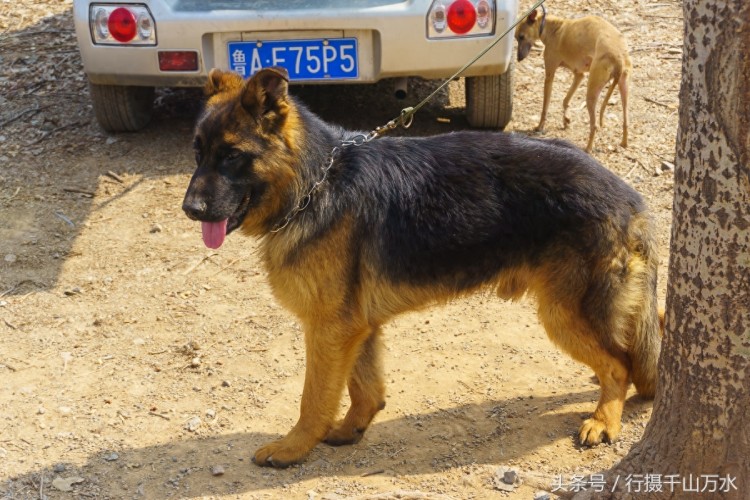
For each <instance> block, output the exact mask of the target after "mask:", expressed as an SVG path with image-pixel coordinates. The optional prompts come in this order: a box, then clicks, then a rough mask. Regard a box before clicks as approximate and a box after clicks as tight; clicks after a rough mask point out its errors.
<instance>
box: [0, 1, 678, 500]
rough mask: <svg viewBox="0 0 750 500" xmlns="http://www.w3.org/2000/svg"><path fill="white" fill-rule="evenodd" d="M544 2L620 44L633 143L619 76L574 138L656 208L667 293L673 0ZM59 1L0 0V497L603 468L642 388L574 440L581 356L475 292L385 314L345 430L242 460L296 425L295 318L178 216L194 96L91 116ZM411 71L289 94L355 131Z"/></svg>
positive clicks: (557, 119) (390, 486)
mask: <svg viewBox="0 0 750 500" xmlns="http://www.w3.org/2000/svg"><path fill="white" fill-rule="evenodd" d="M548 8H549V10H550V11H551V12H552V13H555V14H558V15H564V16H578V15H583V14H599V15H602V16H604V17H606V18H607V19H609V20H611V21H613V22H614V23H615V24H616V25H617V26H618V27H619V28H620V29H621V30H622V31H623V32H624V33H625V35H626V36H627V38H628V40H629V43H630V48H631V52H632V58H633V63H634V70H633V75H632V80H631V102H630V123H631V129H630V147H628V148H627V149H623V148H621V147H619V146H618V145H619V142H620V119H621V107H620V102H619V94H618V93H615V95H614V96H613V99H612V102H613V105H612V106H611V107H610V108H609V111H608V112H607V115H606V116H607V122H608V123H607V124H606V126H605V128H604V130H603V131H601V132H600V134H599V135H598V138H597V143H596V146H595V151H594V152H593V154H594V155H595V156H596V157H597V158H598V159H599V160H600V161H601V162H602V163H603V164H604V165H606V166H608V167H609V168H610V169H612V170H613V171H615V172H616V173H618V174H619V175H621V176H622V177H624V178H625V179H626V180H627V181H628V182H629V183H630V184H631V185H633V186H634V187H635V188H636V189H638V190H639V191H640V192H641V193H643V194H644V195H645V197H646V199H647V200H648V203H649V204H650V206H651V207H652V209H653V211H654V213H655V215H656V220H657V225H658V230H659V237H660V249H661V252H660V253H661V256H662V259H663V260H662V267H661V270H660V276H659V279H660V281H659V297H660V300H661V302H662V303H663V300H664V291H665V276H666V262H667V258H668V240H669V224H670V221H671V205H672V173H671V169H670V168H671V165H670V163H671V162H673V157H674V138H675V132H676V126H677V117H676V112H677V102H678V89H679V82H680V52H681V38H682V19H681V17H682V13H681V10H680V5H679V2H678V1H677V0H659V2H658V3H655V2H654V1H646V0H636V1H635V2H627V5H625V4H623V3H622V2H615V1H614V0H589V1H587V2H574V1H572V0H568V1H559V2H556V1H555V0H550V2H548ZM71 9H72V2H71V1H70V0H66V1H57V0H54V1H53V0H42V1H36V2H14V1H10V0H0V89H2V92H1V93H0V495H2V496H3V498H11V499H20V498H50V499H55V498H154V499H160V498H224V497H226V498H308V499H314V498H319V499H343V498H358V499H365V498H442V499H447V498H455V499H463V498H482V499H484V498H526V499H531V498H533V497H534V495H535V492H537V491H538V490H543V489H547V490H551V489H553V485H554V484H555V483H563V484H568V483H570V482H571V481H572V480H573V478H574V475H575V474H583V473H587V472H596V471H600V470H603V469H606V468H608V467H610V466H611V465H612V464H614V463H615V462H616V461H617V460H619V459H620V458H621V457H622V456H624V455H625V454H626V453H627V451H628V449H629V448H630V446H631V445H632V443H634V442H635V441H637V440H638V439H639V438H640V436H641V433H642V431H643V429H644V427H645V425H646V422H647V420H648V418H649V416H650V412H651V403H650V402H648V401H643V400H641V399H640V398H638V397H637V396H635V393H634V391H633V390H632V389H631V394H632V395H633V397H632V398H630V399H629V400H628V402H627V404H626V408H625V413H624V429H623V433H622V439H621V440H620V442H618V443H616V444H614V445H601V446H598V447H594V448H591V449H584V448H581V447H579V446H578V445H577V444H576V441H575V438H574V436H575V433H576V430H577V429H578V426H579V425H580V423H581V421H582V419H584V418H587V416H588V415H589V414H590V413H591V412H592V411H593V409H594V406H595V403H596V400H597V398H598V386H597V385H596V382H595V380H594V379H592V376H591V372H590V370H589V369H588V368H586V367H585V366H582V365H579V364H577V363H575V362H573V361H572V360H571V359H569V358H568V357H567V356H566V355H564V354H562V353H560V352H559V351H558V350H556V349H555V348H554V347H553V346H552V344H551V343H550V342H549V341H548V340H547V338H546V336H545V333H544V331H543V330H542V328H541V326H540V324H539V323H538V321H537V319H536V316H535V313H534V305H533V303H531V302H529V301H525V300H523V301H521V302H519V303H505V302H503V301H500V300H499V299H497V298H496V297H494V296H474V297H470V298H466V299H463V300H456V301H455V302H453V303H451V304H450V305H448V306H446V307H440V308H437V307H436V308H431V309H428V310H425V311H422V312H419V313H413V314H408V315H405V316H403V317H400V318H399V319H398V320H396V321H394V322H393V323H392V324H389V325H387V327H386V329H385V333H386V345H387V356H386V370H387V380H388V397H387V406H386V408H385V410H384V411H382V412H381V413H380V414H379V415H378V416H377V418H376V420H375V422H374V424H373V425H372V427H371V428H370V429H369V431H368V432H367V434H366V435H365V438H364V439H363V440H362V442H361V443H359V444H358V445H355V446H349V447H342V448H332V447H329V446H326V445H320V446H318V447H317V448H316V449H315V450H314V451H313V453H312V454H311V455H310V457H309V459H308V460H307V461H306V462H305V463H304V464H303V465H301V466H296V467H293V468H290V469H288V470H272V469H268V468H260V467H256V466H255V465H253V464H252V462H251V456H252V453H253V452H254V450H255V449H256V448H257V447H258V446H260V445H261V444H262V443H264V442H266V441H268V440H271V439H276V438H278V437H280V436H281V435H283V434H285V433H286V432H287V431H288V430H289V429H290V428H291V426H292V425H293V424H294V422H295V421H296V418H297V412H298V405H299V400H300V394H301V388H302V381H303V372H304V349H303V341H302V333H301V331H300V328H299V326H298V325H297V323H296V322H295V319H294V318H293V317H292V316H291V315H290V314H289V313H287V312H286V311H285V310H283V309H281V308H280V306H279V305H277V303H276V302H275V301H274V298H273V297H272V295H271V293H270V290H269V287H268V285H267V283H266V280H265V276H264V273H263V270H262V268H261V266H260V264H259V262H258V259H257V257H256V254H255V249H256V244H255V242H254V241H252V240H250V239H247V238H244V237H242V236H240V235H233V236H231V237H230V238H228V240H227V242H226V243H225V244H224V246H223V247H222V248H221V249H220V250H219V251H209V250H207V249H206V248H205V247H204V246H203V244H202V242H201V236H200V228H199V226H198V225H197V224H196V223H194V222H191V221H189V220H188V219H187V218H186V217H185V216H184V215H183V213H182V211H181V208H180V205H181V201H182V196H183V194H184V190H185V187H186V185H187V182H188V180H189V177H190V175H191V173H192V170H193V154H192V152H191V147H190V145H191V129H192V125H193V121H194V118H195V115H196V113H197V111H198V110H199V108H200V99H201V96H200V93H198V92H195V91H174V90H162V91H160V92H159V97H158V103H157V105H158V106H157V110H156V115H155V118H154V121H153V122H152V124H151V125H150V126H149V127H148V128H147V130H145V131H143V132H141V133H137V134H127V135H116V136H110V135H107V134H106V133H104V132H103V131H102V130H101V129H100V128H99V127H98V126H97V124H96V122H95V120H94V119H93V115H92V110H91V106H90V104H89V96H88V90H87V86H86V81H85V76H84V74H83V73H82V67H81V63H80V58H79V55H78V53H77V49H76V46H75V34H74V33H73V25H72V15H71ZM542 78H543V68H542V58H541V50H537V51H535V52H534V53H533V54H532V56H531V57H530V58H528V59H527V60H525V61H523V63H520V64H517V66H516V89H515V111H514V118H513V121H512V123H511V125H510V126H509V130H511V131H513V132H516V133H522V134H527V133H531V130H532V129H533V127H534V126H535V125H536V123H537V121H538V119H539V113H540V111H541V92H542ZM570 81H571V77H570V74H569V73H567V72H566V71H560V72H559V73H558V78H557V82H556V85H555V89H554V93H553V101H552V104H551V111H550V112H551V114H550V117H549V119H548V130H547V133H546V134H545V135H546V136H548V137H564V138H567V139H569V140H571V141H573V142H575V143H576V144H578V145H584V144H585V140H586V134H587V130H588V121H587V120H588V118H587V114H586V110H585V106H584V94H585V92H584V91H583V89H581V90H579V92H578V94H577V95H576V96H575V98H574V101H573V103H572V108H571V109H572V119H573V123H572V125H571V127H569V128H568V129H567V130H563V129H562V104H561V102H562V97H563V96H564V93H565V90H566V89H567V86H568V85H569V82H570ZM412 83H413V85H412V91H411V92H410V94H409V96H408V98H407V100H405V101H397V100H395V98H394V97H392V83H391V82H381V83H380V84H378V85H370V86H350V87H326V88H321V87H305V88H295V89H294V90H295V92H297V93H299V94H300V95H301V97H302V98H303V99H304V100H305V101H306V102H307V103H308V104H309V105H310V106H311V107H312V109H313V110H314V111H316V112H318V113H319V114H321V115H322V116H323V117H325V118H326V119H328V120H330V121H335V122H339V123H342V124H344V125H346V126H349V127H352V128H358V129H366V130H369V129H372V128H374V127H375V126H378V125H382V124H384V123H385V122H386V121H387V120H389V119H390V118H393V117H395V116H397V115H398V113H399V111H400V109H401V108H402V107H404V106H406V105H412V104H414V103H416V102H417V101H418V99H420V98H421V97H422V96H423V95H425V93H426V92H427V91H429V90H431V89H433V88H435V86H436V83H435V82H424V81H415V82H412ZM463 106H464V101H463V87H462V83H461V82H454V83H452V84H451V86H450V88H449V90H448V91H447V92H444V93H442V94H441V95H439V96H438V99H437V101H435V102H434V103H433V104H431V105H430V106H429V107H428V108H426V109H425V110H424V111H422V112H420V113H419V114H418V115H417V117H416V120H415V123H414V126H413V127H412V128H411V129H409V130H408V131H407V132H406V133H408V134H412V135H426V134H434V133H438V132H444V131H450V130H456V129H460V128H464V127H466V122H465V120H464V118H463V116H462V113H463ZM439 118H440V119H441V120H438V119H439ZM442 119H447V120H442ZM446 121H447V123H446ZM396 133H405V132H403V131H397V132H396ZM345 404H346V401H345V400H344V401H342V410H343V409H345ZM501 467H512V468H515V469H516V470H517V471H518V475H519V477H520V484H519V485H517V486H516V487H515V488H514V489H513V491H510V492H504V491H500V490H499V489H498V486H497V480H496V476H497V474H498V471H502V469H501ZM644 472H645V471H644ZM501 475H502V474H501ZM65 490H69V492H65Z"/></svg>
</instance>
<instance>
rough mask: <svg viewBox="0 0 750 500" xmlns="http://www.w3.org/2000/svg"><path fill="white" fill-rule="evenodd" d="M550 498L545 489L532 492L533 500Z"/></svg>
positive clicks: (547, 499)
mask: <svg viewBox="0 0 750 500" xmlns="http://www.w3.org/2000/svg"><path fill="white" fill-rule="evenodd" d="M550 498H552V497H551V496H550V494H549V493H547V492H546V491H537V492H536V493H534V500H550Z"/></svg>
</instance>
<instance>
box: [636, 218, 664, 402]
mask: <svg viewBox="0 0 750 500" xmlns="http://www.w3.org/2000/svg"><path fill="white" fill-rule="evenodd" d="M629 236H630V239H631V251H632V252H633V257H632V258H631V264H630V267H631V269H630V271H631V272H632V277H633V279H634V280H635V282H637V288H639V289H640V291H639V292H636V294H637V295H640V297H639V298H640V300H639V301H638V302H639V305H638V306H637V307H636V308H635V310H634V311H633V316H632V321H633V325H632V326H633V327H634V330H635V331H634V332H633V333H634V336H633V337H632V341H631V343H630V346H629V349H628V354H629V355H630V360H631V363H632V372H631V378H632V381H633V384H635V388H636V389H637V390H638V394H640V395H641V396H644V397H648V398H651V397H654V394H655V393H656V379H657V363H658V361H659V354H660V352H661V339H662V329H663V323H664V319H663V318H664V313H663V312H662V311H659V308H658V306H657V301H656V271H657V266H658V254H657V249H656V241H655V240H654V238H653V235H652V232H651V222H650V220H649V219H648V216H647V215H645V214H644V215H641V216H637V218H636V220H635V221H634V223H633V225H632V226H631V228H630V234H629Z"/></svg>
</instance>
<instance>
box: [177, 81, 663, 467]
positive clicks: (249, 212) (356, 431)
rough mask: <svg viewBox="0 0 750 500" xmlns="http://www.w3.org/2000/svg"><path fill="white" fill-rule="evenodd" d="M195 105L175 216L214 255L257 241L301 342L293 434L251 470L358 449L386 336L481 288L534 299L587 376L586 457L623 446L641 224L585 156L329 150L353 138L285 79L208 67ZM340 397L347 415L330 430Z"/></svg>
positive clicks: (653, 259)
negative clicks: (236, 234)
mask: <svg viewBox="0 0 750 500" xmlns="http://www.w3.org/2000/svg"><path fill="white" fill-rule="evenodd" d="M206 92H207V95H208V99H207V102H206V105H205V109H204V111H203V113H202V115H201V116H200V117H199V119H198V122H197V125H196V129H195V142H194V148H195V160H196V163H197V170H196V171H195V173H194V175H193V177H192V179H191V181H190V185H189V186H188V189H187V193H186V195H185V199H184V203H183V209H184V211H185V212H186V213H187V215H188V217H190V218H191V219H194V220H198V221H201V222H202V228H203V239H204V242H205V244H206V245H207V246H209V247H211V248H218V247H219V246H220V245H221V244H222V242H223V241H224V238H225V236H226V235H227V234H229V233H231V232H232V231H234V230H235V229H240V230H241V232H243V233H245V234H247V235H253V236H256V237H259V238H260V255H261V257H262V261H263V264H264V266H265V269H266V271H267V273H268V279H269V282H270V285H271V287H272V289H273V292H274V294H275V296H276V298H277V299H278V300H279V302H281V303H282V304H283V305H284V306H285V307H286V308H288V309H289V310H290V311H291V312H293V313H294V314H295V315H296V316H297V317H298V318H299V321H300V322H301V324H302V326H303V329H304V335H305V347H306V372H305V383H304V389H303V392H302V402H301V408H300V417H299V420H298V422H297V424H296V425H295V426H294V427H293V428H292V430H291V431H290V432H289V433H288V434H287V435H286V436H285V437H284V438H282V439H279V440H277V441H274V442H271V443H268V444H266V445H265V446H262V447H261V448H260V449H258V450H257V451H256V452H255V455H254V457H253V460H254V461H255V463H256V464H258V465H271V466H274V467H286V466H288V465H290V464H294V463H298V462H300V461H302V460H303V459H304V458H305V457H306V456H307V455H308V453H309V452H310V451H311V450H312V449H313V448H314V447H315V446H316V445H317V444H318V443H319V442H321V441H325V442H327V443H329V444H332V445H343V444H351V443H356V442H358V441H359V440H360V439H361V438H362V435H363V433H364V432H365V430H366V429H367V426H368V425H369V424H370V422H371V421H372V419H373V417H374V416H375V414H376V413H377V412H378V411H379V410H381V409H382V408H383V407H384V405H385V388H384V383H383V373H382V366H381V356H382V351H383V349H382V339H381V337H382V334H381V326H382V325H383V324H384V323H386V322H387V321H388V320H390V319H391V318H393V317H394V316H395V315H397V314H399V313H403V312H405V311H412V310H414V309H417V308H421V307H424V306H426V305H430V304H433V303H444V302H447V301H450V300H451V299H453V298H455V297H458V296H461V295H464V294H468V293H471V292H476V291H480V290H491V291H493V292H494V293H496V294H497V295H498V296H499V297H501V298H503V299H518V298H520V297H521V296H522V295H524V293H527V292H528V293H530V294H533V295H534V296H536V299H537V301H538V313H539V317H540V319H541V322H542V324H543V325H544V327H545V329H546V331H547V333H548V335H549V337H550V338H551V339H552V340H553V341H554V342H555V343H556V344H557V345H558V346H559V347H560V348H561V349H563V350H564V351H566V352H567V353H569V354H570V355H571V356H572V357H573V358H575V359H577V360H579V361H581V362H583V363H585V364H587V365H588V366H590V367H591V368H592V369H593V370H594V372H595V373H596V375H597V376H598V378H599V383H600V385H601V397H600V399H599V404H598V405H597V407H596V410H595V411H594V414H593V415H592V416H591V418H589V419H587V420H585V421H584V422H583V424H582V426H581V428H580V430H579V433H578V436H579V439H580V442H581V443H582V444H584V445H595V444H598V443H600V442H601V441H602V440H604V439H608V440H609V441H614V440H615V439H616V438H617V436H618V434H619V432H620V427H621V424H620V419H621V414H622V409H623V403H624V400H625V396H626V392H627V389H628V385H629V383H630V382H631V381H632V382H633V383H634V384H635V386H636V388H637V389H638V391H639V393H640V394H642V395H644V396H647V397H651V396H653V395H654V389H655V388H654V384H655V380H656V365H657V359H658V356H659V350H660V342H661V336H660V332H659V318H658V312H657V305H656V270H657V252H656V248H655V241H654V236H653V234H652V228H651V220H650V216H649V213H648V211H647V209H646V206H645V204H644V202H643V200H642V198H641V196H640V195H639V194H638V193H637V192H635V191H634V190H633V189H631V188H630V187H629V186H628V185H626V184H625V182H623V181H622V180H621V179H619V178H618V177H617V176H615V175H614V174H613V173H611V172H610V171H609V170H607V169H606V168H604V167H603V166H602V165H600V164H599V163H597V161H596V160H594V159H592V158H591V157H590V156H589V155H587V154H585V153H584V152H583V151H581V150H580V149H578V148H576V147H574V146H572V145H570V144H568V143H565V142H562V141H557V140H541V139H533V138H529V137H525V136H522V135H517V134H504V133H491V132H478V131H464V132H454V133H450V134H446V135H439V136H435V137H423V138H405V137H380V138H376V139H374V140H371V141H366V142H365V143H364V144H361V145H358V146H341V141H344V140H350V139H352V138H354V137H355V136H357V135H358V134H359V133H358V132H351V131H346V130H343V129H341V128H339V127H336V126H333V125H329V124H327V123H325V122H323V121H322V120H321V119H320V118H319V117H317V116H316V115H314V114H313V113H312V112H310V111H309V110H307V109H306V108H305V107H304V106H303V105H302V104H300V103H299V102H297V101H296V100H295V98H294V97H293V96H290V95H289V94H288V74H287V72H286V71H285V70H284V69H283V68H267V69H263V70H261V71H260V72H258V73H257V74H256V75H255V76H253V77H251V78H249V79H247V80H243V79H242V78H241V77H240V76H238V75H236V74H234V73H229V72H222V71H220V70H216V69H214V70H212V71H211V72H210V75H209V81H208V84H207V86H206ZM334 148H337V149H336V150H335V154H334V153H333V152H334ZM327 169H329V170H327ZM324 171H325V172H326V175H324ZM315 183H320V185H319V186H318V188H317V189H316V190H314V191H313V192H312V195H310V196H309V197H308V195H309V194H310V192H311V191H312V186H313V185H314V184H315ZM301 200H303V203H302V205H304V204H305V203H306V206H305V208H304V209H303V210H301V211H296V210H295V207H298V206H300V201H301ZM290 215H291V216H290ZM345 387H348V390H349V396H350V398H351V406H350V408H349V410H348V412H347V414H346V416H345V417H344V418H343V420H341V421H339V422H336V421H335V419H336V416H337V411H338V408H339V403H340V399H341V396H342V393H343V392H344V388H345Z"/></svg>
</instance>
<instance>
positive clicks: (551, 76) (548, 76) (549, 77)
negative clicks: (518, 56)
mask: <svg viewBox="0 0 750 500" xmlns="http://www.w3.org/2000/svg"><path fill="white" fill-rule="evenodd" d="M556 71H557V64H556V63H555V64H554V65H553V64H547V62H546V61H545V64H544V101H543V102H542V117H541V118H540V119H539V125H537V127H536V129H535V130H536V131H537V132H544V123H545V122H546V121H547V109H548V108H549V101H550V98H551V97H552V83H553V82H554V81H555V72H556Z"/></svg>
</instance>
